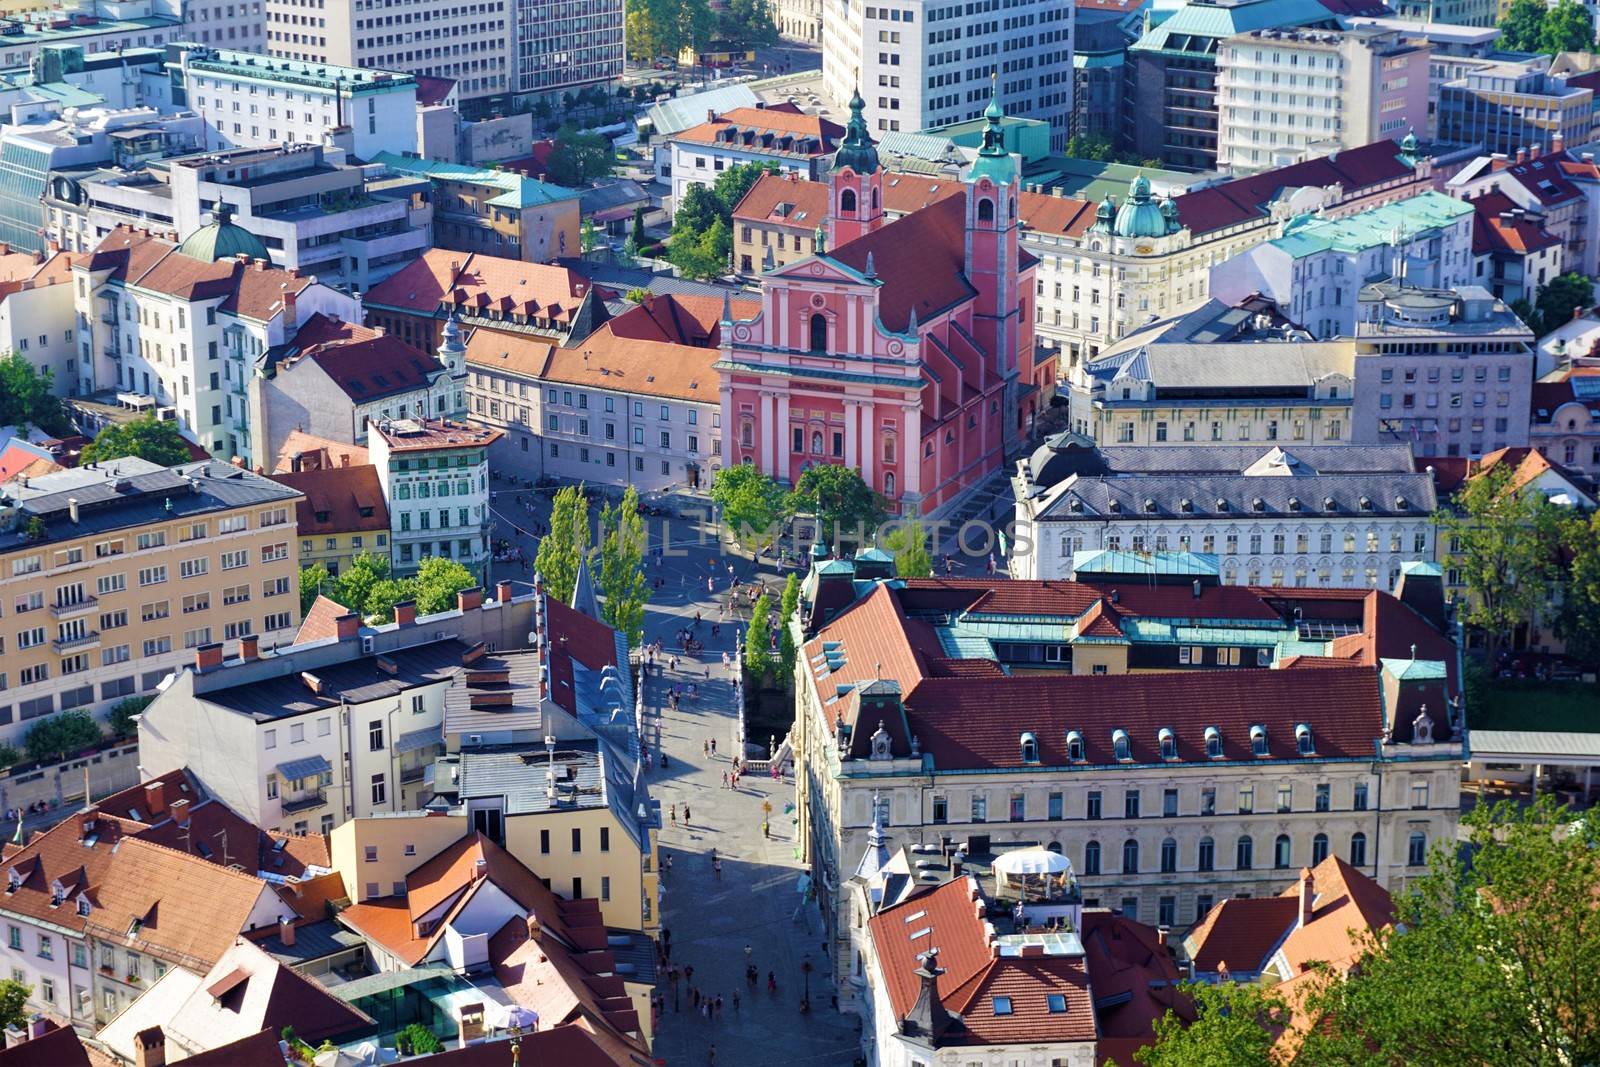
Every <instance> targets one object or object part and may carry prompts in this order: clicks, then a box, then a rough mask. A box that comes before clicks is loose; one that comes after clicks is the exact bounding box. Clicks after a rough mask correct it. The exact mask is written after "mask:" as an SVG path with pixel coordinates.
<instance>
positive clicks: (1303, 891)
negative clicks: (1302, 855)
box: [1300, 867, 1317, 926]
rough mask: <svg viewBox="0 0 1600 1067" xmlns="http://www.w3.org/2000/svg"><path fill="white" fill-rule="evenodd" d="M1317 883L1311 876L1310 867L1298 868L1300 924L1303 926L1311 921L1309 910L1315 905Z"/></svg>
mask: <svg viewBox="0 0 1600 1067" xmlns="http://www.w3.org/2000/svg"><path fill="white" fill-rule="evenodd" d="M1316 902H1317V883H1316V880H1315V879H1313V878H1312V877H1311V868H1310V867H1302V868H1301V869H1300V925H1301V926H1304V925H1305V924H1306V923H1308V922H1310V921H1311V912H1312V910H1313V909H1314V908H1315V907H1316Z"/></svg>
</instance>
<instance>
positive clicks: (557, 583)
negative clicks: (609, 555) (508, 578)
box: [533, 485, 590, 604]
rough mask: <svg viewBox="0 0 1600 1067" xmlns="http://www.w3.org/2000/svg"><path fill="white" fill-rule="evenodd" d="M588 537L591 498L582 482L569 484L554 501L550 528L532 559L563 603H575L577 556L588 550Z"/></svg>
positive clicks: (546, 582) (556, 596)
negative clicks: (586, 493)
mask: <svg viewBox="0 0 1600 1067" xmlns="http://www.w3.org/2000/svg"><path fill="white" fill-rule="evenodd" d="M589 540H590V530H589V498H588V497H587V496H585V495H584V492H583V487H582V486H578V485H569V486H567V487H566V488H565V489H562V490H561V491H559V492H558V493H556V495H555V500H553V501H552V507H551V511H550V532H549V533H547V534H545V535H544V536H543V537H542V538H540V539H539V554H538V555H537V556H535V557H534V561H533V569H534V570H536V571H538V572H539V576H540V577H541V578H543V579H544V585H545V589H546V590H547V591H548V592H549V594H550V595H551V596H553V597H555V598H556V599H557V600H559V601H561V602H562V603H563V604H570V603H572V590H573V588H574V587H576V586H577V584H578V560H579V558H581V557H582V555H583V554H584V553H585V552H588V551H589Z"/></svg>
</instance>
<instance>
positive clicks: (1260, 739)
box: [1250, 726, 1267, 756]
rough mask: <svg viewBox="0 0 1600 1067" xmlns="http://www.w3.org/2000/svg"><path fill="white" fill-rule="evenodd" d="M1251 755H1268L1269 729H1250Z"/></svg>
mask: <svg viewBox="0 0 1600 1067" xmlns="http://www.w3.org/2000/svg"><path fill="white" fill-rule="evenodd" d="M1250 754H1251V755H1253V756H1265V755H1267V728H1266V727H1265V726H1252V727H1250Z"/></svg>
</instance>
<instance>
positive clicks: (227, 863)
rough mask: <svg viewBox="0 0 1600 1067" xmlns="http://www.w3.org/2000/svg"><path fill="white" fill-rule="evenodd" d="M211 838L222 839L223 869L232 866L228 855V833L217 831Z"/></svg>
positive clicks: (231, 860)
mask: <svg viewBox="0 0 1600 1067" xmlns="http://www.w3.org/2000/svg"><path fill="white" fill-rule="evenodd" d="M211 836H212V837H220V838H222V865H223V866H224V867H228V866H231V865H232V864H233V859H232V858H231V857H230V856H229V855H228V831H226V830H218V831H217V832H216V833H214V834H212V835H211Z"/></svg>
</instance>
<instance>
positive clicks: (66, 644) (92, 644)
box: [50, 630, 100, 655]
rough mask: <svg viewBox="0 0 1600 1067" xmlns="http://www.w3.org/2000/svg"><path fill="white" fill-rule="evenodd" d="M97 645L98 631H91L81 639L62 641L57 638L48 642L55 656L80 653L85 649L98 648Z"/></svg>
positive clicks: (98, 640) (98, 642)
mask: <svg viewBox="0 0 1600 1067" xmlns="http://www.w3.org/2000/svg"><path fill="white" fill-rule="evenodd" d="M99 645H100V632H99V631H98V630H91V631H89V632H88V633H86V634H84V635H83V636H82V637H69V638H66V639H64V640H63V639H60V638H58V639H56V640H54V641H51V642H50V647H51V648H53V649H55V651H56V654H57V655H65V654H66V653H68V652H80V651H82V650H84V649H87V648H98V647H99Z"/></svg>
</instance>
